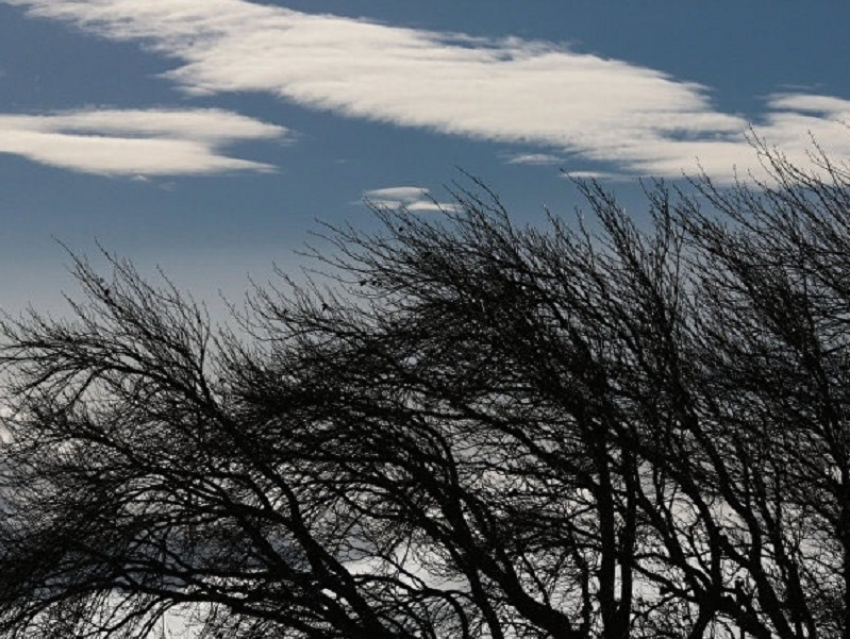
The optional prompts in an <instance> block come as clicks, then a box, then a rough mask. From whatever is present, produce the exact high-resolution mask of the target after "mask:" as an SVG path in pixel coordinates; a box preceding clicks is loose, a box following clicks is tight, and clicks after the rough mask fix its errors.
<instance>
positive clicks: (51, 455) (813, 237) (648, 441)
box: [0, 149, 850, 639]
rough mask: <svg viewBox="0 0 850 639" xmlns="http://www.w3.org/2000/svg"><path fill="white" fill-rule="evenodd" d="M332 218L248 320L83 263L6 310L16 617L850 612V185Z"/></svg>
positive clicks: (809, 618) (9, 561) (668, 630)
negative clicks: (225, 322) (232, 322)
mask: <svg viewBox="0 0 850 639" xmlns="http://www.w3.org/2000/svg"><path fill="white" fill-rule="evenodd" d="M762 151H763V152H765V158H766V161H767V162H768V163H769V166H770V168H771V169H772V174H773V178H772V180H773V181H771V182H770V183H766V184H760V185H758V184H757V185H754V184H752V183H750V184H747V183H743V182H742V183H740V184H738V185H736V186H734V187H732V188H719V187H716V186H715V185H713V184H712V182H711V181H710V180H709V179H708V178H706V179H704V180H702V181H701V182H699V183H697V184H695V185H694V186H695V189H694V190H692V191H691V192H688V193H683V192H678V191H671V190H669V189H668V188H667V187H666V186H665V185H664V184H661V183H659V184H655V185H653V186H651V187H650V188H648V189H647V202H648V211H649V216H648V218H649V219H650V220H651V222H648V223H647V224H646V225H645V227H638V225H636V223H635V222H634V221H632V220H631V219H630V218H629V217H628V216H627V215H626V214H625V213H624V212H623V210H622V209H621V208H620V207H619V205H618V204H617V202H616V200H615V199H614V197H613V196H612V195H611V194H610V193H608V192H606V191H605V190H604V189H603V188H601V187H600V186H599V185H598V184H595V183H592V182H591V183H582V184H580V185H579V186H580V189H581V191H582V193H583V195H584V197H585V199H586V202H587V208H588V209H589V211H590V213H591V214H592V216H591V217H590V219H589V220H588V221H583V218H581V219H579V220H577V221H570V222H568V221H565V220H563V219H561V218H558V217H555V216H550V217H549V220H548V225H547V226H546V227H545V228H531V227H528V228H526V227H523V228H519V227H517V226H516V225H515V224H514V223H513V222H512V220H511V218H510V216H509V215H508V213H507V212H506V211H505V210H504V208H503V207H502V206H501V204H500V203H499V200H498V198H497V197H496V196H495V195H494V194H493V193H492V192H489V191H488V190H487V189H486V188H485V187H483V185H481V184H477V185H475V187H474V188H473V189H468V190H463V189H460V190H458V192H457V193H456V204H457V206H456V207H455V208H452V209H448V210H445V211H443V213H442V214H441V215H439V216H434V215H433V214H431V215H428V216H417V215H414V214H411V213H408V212H405V211H388V210H377V211H376V212H375V214H376V216H377V218H378V219H379V220H380V222H381V227H380V230H379V231H377V232H369V233H362V232H359V231H358V230H356V229H354V228H352V227H341V228H333V227H325V229H326V231H325V233H324V237H325V238H326V239H327V240H329V241H330V242H331V243H332V245H333V246H334V247H335V251H334V252H332V253H328V252H326V251H320V250H314V251H313V256H314V257H315V258H317V259H318V260H320V261H322V262H323V263H324V265H325V268H326V270H327V271H329V272H330V273H332V274H333V276H332V277H333V282H332V284H331V285H330V286H320V285H319V284H314V283H308V284H306V285H305V284H301V285H298V284H296V283H295V282H294V281H292V280H290V279H288V278H287V277H286V276H285V275H282V280H281V282H280V284H279V286H277V287H274V286H268V287H265V288H256V289H255V290H254V291H253V293H252V294H251V296H250V301H249V304H248V306H247V309H246V310H245V312H243V313H240V314H239V317H240V321H241V326H240V329H239V334H238V335H239V336H238V337H237V336H236V334H234V333H231V332H228V331H227V330H225V329H221V328H218V327H214V326H213V325H212V323H211V322H210V320H209V318H208V317H207V316H206V314H205V313H204V311H203V309H202V307H199V306H198V305H197V304H195V303H194V302H193V301H192V300H191V299H189V298H187V297H185V296H184V295H182V294H181V293H180V292H179V291H178V290H177V289H176V287H174V286H173V285H171V284H170V283H169V282H168V281H167V280H165V281H164V283H163V284H160V285H156V286H155V285H152V284H150V283H148V282H147V281H145V280H144V279H143V278H142V277H141V276H140V275H139V274H138V273H137V272H136V270H134V268H133V266H132V265H131V264H129V263H128V262H125V261H121V260H119V259H117V258H114V257H111V258H110V259H111V265H112V268H113V272H112V276H111V278H110V279H109V281H106V280H104V279H102V278H101V276H100V275H98V273H97V272H95V270H94V269H93V268H92V267H91V266H90V265H89V264H88V263H87V262H86V261H85V260H83V259H75V268H76V275H77V278H78V280H79V282H80V283H81V285H82V287H83V290H84V296H83V300H82V301H79V302H72V310H73V318H72V319H69V320H54V319H51V318H49V317H45V316H41V315H38V314H35V313H31V314H29V315H26V316H24V317H23V318H21V319H17V320H15V319H7V320H6V321H5V322H4V324H3V332H4V344H3V350H2V361H3V365H4V368H3V374H4V379H6V380H7V382H6V384H7V393H6V396H7V398H6V400H5V401H6V402H7V404H8V406H9V409H10V410H9V411H8V416H7V417H6V418H4V431H5V433H4V444H3V452H4V457H3V460H4V462H3V468H2V474H1V475H0V482H1V483H0V490H2V493H1V494H2V507H3V518H2V523H0V636H7V637H63V638H64V637H84V636H110V637H143V636H146V635H147V634H148V633H149V632H151V631H152V630H153V629H154V628H156V627H158V626H157V624H158V623H161V617H162V615H163V614H164V613H165V612H167V611H174V613H175V614H178V613H180V614H185V615H191V616H192V617H193V619H194V621H195V627H196V628H197V630H198V632H199V633H201V635H202V636H204V637H244V638H248V637H293V638H295V637H297V638H302V637H303V638H311V639H312V638H316V639H325V638H328V639H330V638H340V639H341V638H346V639H348V638H352V639H354V638H363V639H367V638H368V639H373V638H377V639H380V638H382V637H386V638H388V639H389V638H393V639H396V638H398V639H402V638H414V637H416V638H420V637H422V638H428V637H430V638H434V639H436V638H438V637H439V638H444V637H460V638H464V639H465V638H470V639H471V638H478V637H482V638H483V637H492V638H497V639H502V638H504V639H509V638H510V639H513V638H515V637H523V638H526V637H527V638H531V637H556V638H565V639H580V638H582V639H583V638H590V637H601V638H605V639H614V638H618V639H619V638H622V637H693V638H696V637H709V636H712V637H723V636H729V637H733V636H734V637H737V636H741V635H742V634H746V635H748V636H752V637H763V638H765V639H768V638H772V637H783V638H785V637H789V638H790V637H794V638H803V637H807V638H813V637H850V618H848V615H850V588H848V583H850V561H848V558H850V492H849V491H850V439H849V438H848V432H850V431H848V423H847V420H848V393H850V391H848V388H850V379H848V365H850V359H848V355H850V353H848V335H850V331H848V322H850V214H848V211H850V194H849V193H848V189H847V187H848V174H847V173H846V172H845V171H844V169H843V168H842V167H837V166H835V165H834V164H832V163H830V162H829V161H828V160H827V159H826V158H823V157H820V163H821V167H820V172H819V173H817V174H809V173H806V172H804V171H802V170H800V169H798V168H796V167H795V166H793V165H791V164H790V163H788V162H787V161H785V160H784V159H783V158H782V157H781V156H779V155H778V154H776V153H773V152H768V151H766V150H765V149H762Z"/></svg>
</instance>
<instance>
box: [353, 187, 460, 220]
mask: <svg viewBox="0 0 850 639" xmlns="http://www.w3.org/2000/svg"><path fill="white" fill-rule="evenodd" d="M363 199H364V200H365V201H366V202H367V203H368V204H370V205H371V206H376V207H378V208H387V209H404V210H405V211H409V212H411V213H429V212H440V211H450V210H453V209H455V208H456V206H457V205H456V204H454V203H450V202H437V201H436V199H434V197H432V196H431V192H430V191H429V190H428V189H426V188H423V187H421V186H392V187H388V188H384V189H373V190H371V191H366V192H365V193H363Z"/></svg>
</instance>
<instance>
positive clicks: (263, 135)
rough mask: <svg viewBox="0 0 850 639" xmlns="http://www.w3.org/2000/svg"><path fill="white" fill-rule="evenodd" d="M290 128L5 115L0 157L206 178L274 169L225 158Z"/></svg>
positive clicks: (241, 120) (178, 118)
mask: <svg viewBox="0 0 850 639" xmlns="http://www.w3.org/2000/svg"><path fill="white" fill-rule="evenodd" d="M286 134H287V130H286V129H285V128H283V127H280V126H275V125H272V124H266V123H263V122H260V121H258V120H253V119H251V118H247V117H245V116H242V115H238V114H235V113H230V112H227V111H221V110H218V109H197V110H117V109H107V110H83V111H66V112H61V113H54V114H46V115H3V114H0V153H10V154H13V155H19V156H22V157H25V158H27V159H29V160H32V161H33V162H38V163H41V164H47V165H50V166H55V167H60V168H64V169H70V170H72V171H79V172H83V173H96V174H103V175H132V176H155V175H205V174H213V173H222V172H230V171H261V172H267V171H272V170H274V167H272V166H270V165H267V164H262V163H259V162H251V161H249V160H241V159H238V158H232V157H228V156H226V155H222V154H221V153H220V152H219V150H220V148H221V147H222V146H225V145H227V144H231V143H234V142H242V141H249V140H260V139H281V138H284V137H285V136H286Z"/></svg>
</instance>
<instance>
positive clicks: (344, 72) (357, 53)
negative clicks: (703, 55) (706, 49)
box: [0, 0, 850, 178]
mask: <svg viewBox="0 0 850 639" xmlns="http://www.w3.org/2000/svg"><path fill="white" fill-rule="evenodd" d="M0 2H5V3H7V4H13V5H20V6H22V7H26V8H28V10H29V12H30V14H31V15H34V16H41V17H45V18H52V19H57V20H62V21H66V22H69V23H72V24H74V25H76V26H78V27H80V28H82V29H84V30H86V31H89V32H91V33H95V34H98V35H100V36H103V37H106V38H111V39H114V40H125V41H128V40H129V41H137V42H139V43H141V44H142V45H143V46H145V47H148V48H150V49H152V50H154V51H157V52H159V53H160V54H163V55H165V56H168V57H170V58H172V59H174V60H175V62H176V66H175V68H174V69H173V70H172V71H170V72H169V73H167V74H166V75H167V77H168V78H170V79H171V80H172V81H174V82H176V83H177V84H178V85H179V86H180V87H182V89H183V90H184V91H186V92H188V93H191V94H203V95H210V94H216V93H221V92H236V91H257V92H266V93H271V94H274V95H277V96H279V97H281V98H283V99H286V100H291V101H294V102H297V103H299V104H302V105H305V106H308V107H313V108H317V109H324V110H329V111H333V112H337V113H342V114H345V115H348V116H357V117H362V118H368V119H371V120H377V121H385V122H391V123H394V124H397V125H400V126H415V127H424V128H430V129H433V130H436V131H440V132H443V133H450V134H458V135H464V136H469V137H473V138H484V139H489V140H498V141H506V142H519V143H525V144H539V145H541V146H545V147H546V148H547V149H563V150H564V152H568V153H572V154H578V155H580V156H583V157H585V158H587V159H590V160H595V161H603V162H610V163H614V164H615V165H616V166H617V168H618V170H625V171H629V172H632V173H639V174H655V175H679V174H680V172H681V171H682V170H683V169H684V170H686V171H688V170H693V169H695V168H696V166H697V163H696V161H697V158H698V159H699V161H700V164H701V165H702V166H703V167H704V168H705V169H706V170H708V171H710V172H712V173H713V174H714V175H716V176H718V177H719V178H722V177H723V176H726V177H730V176H731V172H730V167H732V166H733V165H737V167H738V169H739V170H742V171H745V170H747V169H750V168H753V167H755V168H758V163H757V160H756V156H755V154H754V153H753V151H752V149H751V148H750V147H749V145H748V143H747V141H746V138H745V133H746V131H747V130H748V126H749V124H750V123H749V122H747V121H745V119H744V118H742V117H740V116H738V115H735V114H727V113H723V112H720V111H719V110H718V109H717V108H716V107H715V106H714V105H713V104H712V102H711V100H710V98H709V95H708V91H707V89H706V88H705V87H703V86H701V85H699V84H695V83H692V82H684V81H680V80H677V79H675V78H673V77H671V76H670V75H668V74H665V73H663V72H662V71H658V70H655V69H650V68H646V67H641V66H637V65H634V64H630V63H628V62H624V61H620V60H612V59H606V58H602V57H599V56H595V55H588V54H582V53H577V52H574V51H572V50H570V49H568V48H566V47H563V46H560V45H555V44H552V43H545V42H535V41H527V40H522V39H518V38H509V39H500V40H487V39H481V38H470V37H466V36H463V35H458V34H446V33H437V32H432V31H423V30H416V29H409V28H399V27H393V26H388V25H382V24H376V23H372V22H368V21H365V20H355V19H350V18H342V17H336V16H331V15H313V14H305V13H301V12H297V11H292V10H288V9H284V8H281V7H277V6H271V5H261V4H255V3H251V2H246V1H244V0H0ZM848 105H850V103H848V102H846V101H843V100H839V99H837V98H833V97H828V96H812V95H806V94H803V93H800V94H798V95H788V96H776V97H773V98H770V99H768V100H767V101H766V103H765V107H766V111H765V113H764V114H763V115H762V116H761V117H759V118H756V120H757V121H756V122H754V124H755V130H756V133H757V134H758V135H760V136H763V137H764V138H765V139H766V141H767V143H768V144H777V145H781V146H783V150H784V151H786V152H787V153H789V155H790V156H792V159H793V158H794V157H795V154H797V153H800V152H801V150H803V149H805V148H807V147H808V146H809V141H810V138H809V133H810V132H811V133H812V134H814V135H815V136H816V137H817V138H818V139H820V140H822V141H824V142H825V143H827V142H828V144H829V145H830V148H829V149H827V150H832V151H834V152H836V153H840V154H850V135H847V134H846V133H845V132H844V131H843V126H842V124H841V122H840V120H841V119H842V118H844V117H846V113H847V112H848V108H847V107H848ZM839 130H840V131H841V133H840V135H837V136H836V135H835V134H836V133H837V132H838V131H839ZM786 145H788V148H786ZM789 149H790V150H789ZM800 159H801V161H805V153H800Z"/></svg>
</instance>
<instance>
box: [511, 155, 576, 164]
mask: <svg viewBox="0 0 850 639" xmlns="http://www.w3.org/2000/svg"><path fill="white" fill-rule="evenodd" d="M507 162H508V164H528V165H531V166H552V165H555V164H562V163H563V162H564V159H563V158H561V157H559V156H557V155H551V154H549V153H520V154H517V155H512V156H510V157H509V158H508V160H507Z"/></svg>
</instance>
